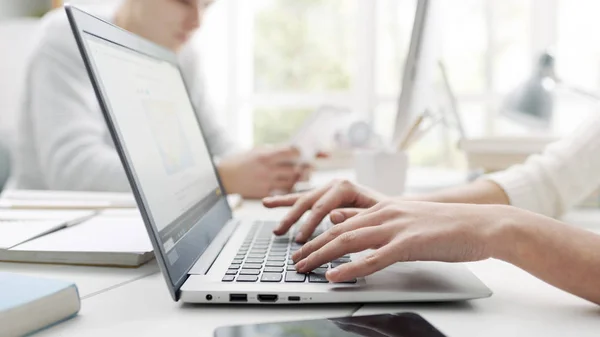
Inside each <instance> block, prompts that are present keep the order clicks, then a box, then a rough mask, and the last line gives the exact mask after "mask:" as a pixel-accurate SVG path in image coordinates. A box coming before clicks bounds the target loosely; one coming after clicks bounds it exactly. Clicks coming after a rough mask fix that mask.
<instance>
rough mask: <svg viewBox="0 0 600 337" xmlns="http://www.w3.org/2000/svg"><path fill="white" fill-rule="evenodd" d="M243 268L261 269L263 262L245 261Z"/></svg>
mask: <svg viewBox="0 0 600 337" xmlns="http://www.w3.org/2000/svg"><path fill="white" fill-rule="evenodd" d="M242 268H243V269H261V268H262V264H260V263H244V266H243V267H242Z"/></svg>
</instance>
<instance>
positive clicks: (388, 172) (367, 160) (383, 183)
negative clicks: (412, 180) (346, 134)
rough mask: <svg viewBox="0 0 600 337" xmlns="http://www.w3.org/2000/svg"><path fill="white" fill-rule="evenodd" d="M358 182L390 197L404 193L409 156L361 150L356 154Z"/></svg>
mask: <svg viewBox="0 0 600 337" xmlns="http://www.w3.org/2000/svg"><path fill="white" fill-rule="evenodd" d="M354 170H355V173H356V181H357V182H358V183H359V184H361V185H364V186H366V187H369V188H372V189H374V190H376V191H378V192H380V193H383V194H386V195H388V196H399V195H402V194H403V193H404V188H405V185H406V174H407V171H408V156H407V155H406V153H405V152H390V151H382V150H361V151H356V152H355V153H354Z"/></svg>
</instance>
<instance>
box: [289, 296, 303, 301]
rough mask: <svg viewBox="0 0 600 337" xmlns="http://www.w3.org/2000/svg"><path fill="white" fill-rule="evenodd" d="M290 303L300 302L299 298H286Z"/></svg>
mask: <svg viewBox="0 0 600 337" xmlns="http://www.w3.org/2000/svg"><path fill="white" fill-rule="evenodd" d="M288 301H290V302H300V296H288Z"/></svg>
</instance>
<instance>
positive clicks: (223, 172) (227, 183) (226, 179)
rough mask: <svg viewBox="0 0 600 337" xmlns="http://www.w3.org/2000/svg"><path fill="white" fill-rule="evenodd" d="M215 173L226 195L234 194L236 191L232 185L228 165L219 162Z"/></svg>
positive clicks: (224, 162)
mask: <svg viewBox="0 0 600 337" xmlns="http://www.w3.org/2000/svg"><path fill="white" fill-rule="evenodd" d="M217 171H218V172H219V177H220V178H221V184H223V188H224V189H225V192H226V193H227V194H235V193H237V191H236V190H235V188H234V184H232V179H231V171H232V169H231V167H230V165H228V163H227V162H226V161H221V162H219V163H218V164H217Z"/></svg>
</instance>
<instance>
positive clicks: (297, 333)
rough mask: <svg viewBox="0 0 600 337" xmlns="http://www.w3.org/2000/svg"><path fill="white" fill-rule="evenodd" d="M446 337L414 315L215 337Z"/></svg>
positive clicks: (241, 329)
mask: <svg viewBox="0 0 600 337" xmlns="http://www.w3.org/2000/svg"><path fill="white" fill-rule="evenodd" d="M264 336H269V337H288V336H294V337H356V336H364V337H383V336H385V337H445V336H444V335H443V334H442V333H441V332H440V331H438V330H437V329H436V328H435V327H433V326H432V325H431V324H429V322H427V321H426V320H425V319H423V318H422V317H421V316H419V315H417V314H413V313H402V314H389V315H375V316H362V317H361V316H356V317H344V318H332V319H323V320H313V321H299V322H284V323H268V324H257V325H246V326H234V327H225V328H220V329H217V331H216V332H215V337H264Z"/></svg>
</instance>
